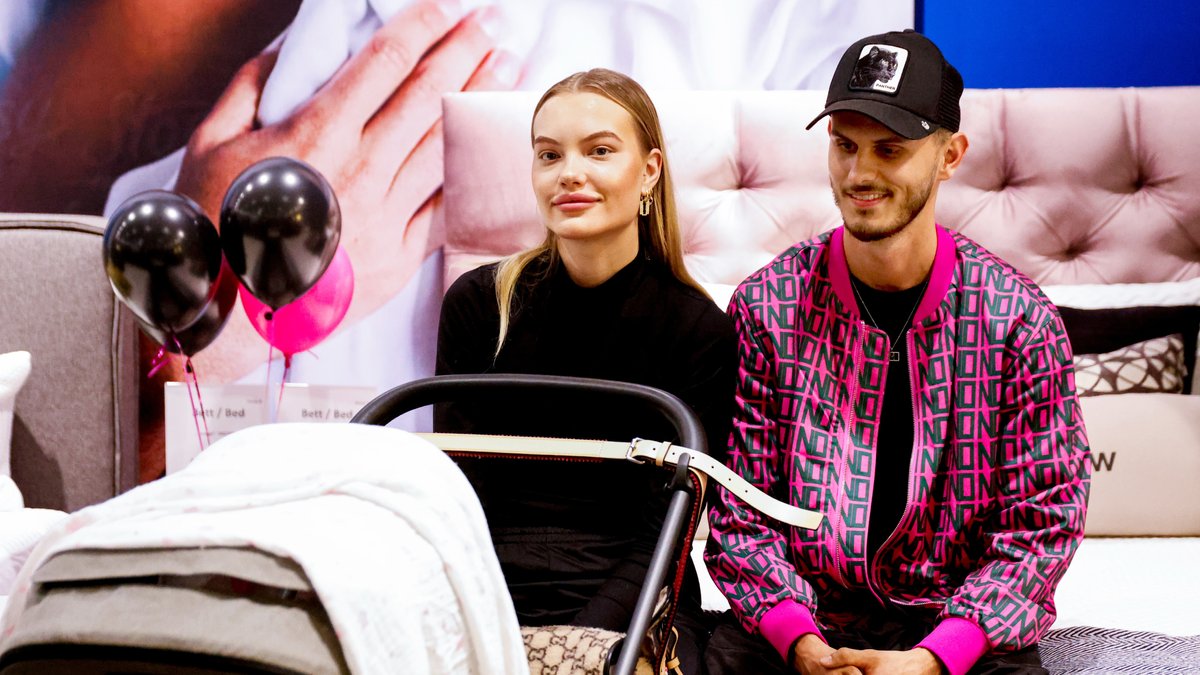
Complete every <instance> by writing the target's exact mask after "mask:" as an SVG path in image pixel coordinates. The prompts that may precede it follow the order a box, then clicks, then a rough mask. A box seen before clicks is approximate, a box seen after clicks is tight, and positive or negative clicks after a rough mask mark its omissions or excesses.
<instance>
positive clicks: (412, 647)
mask: <svg viewBox="0 0 1200 675" xmlns="http://www.w3.org/2000/svg"><path fill="white" fill-rule="evenodd" d="M205 545H213V546H246V545H249V546H254V547H256V548H258V549H261V550H264V551H268V552H270V553H274V554H276V555H281V556H287V557H290V558H292V559H293V560H295V561H296V562H297V563H299V564H300V565H301V567H303V568H304V570H305V572H306V574H307V575H308V577H309V579H310V581H311V582H312V584H313V587H314V589H315V590H316V592H317V594H318V595H319V597H320V599H321V602H322V604H324V606H325V608H326V610H327V612H328V614H329V617H330V620H331V621H332V622H333V625H334V629H335V630H336V632H337V634H338V636H339V638H340V640H341V644H342V649H343V651H344V653H345V656H346V661H347V663H348V664H349V666H350V668H351V670H352V671H353V672H355V673H398V672H421V673H466V672H471V673H527V672H528V665H527V662H526V659H525V651H524V648H523V645H522V641H521V636H520V630H519V628H518V626H517V620H516V615H515V613H514V611H513V607H512V600H511V599H510V597H509V596H508V593H507V590H506V586H505V584H504V578H503V576H502V574H501V572H500V566H499V563H498V562H497V560H496V557H495V553H494V551H493V549H492V544H491V541H490V539H489V536H488V530H487V524H486V522H485V520H484V517H483V511H482V509H481V508H480V506H479V502H478V500H477V499H476V497H475V493H474V492H473V491H472V490H471V488H470V485H469V483H467V481H466V479H465V478H464V477H463V475H462V473H461V472H460V471H459V470H458V468H457V467H456V466H455V465H454V463H453V462H451V461H450V460H449V459H448V458H447V457H446V456H445V455H444V454H442V453H441V451H439V450H438V449H437V448H435V447H434V446H432V445H430V444H428V443H426V442H425V441H422V440H420V439H418V438H416V437H415V436H413V435H411V434H409V433H407V432H404V431H400V430H396V429H388V428H382V427H372V426H365V425H357V424H314V425H306V424H277V425H267V426H260V427H254V428H251V429H246V430H244V431H241V432H238V433H235V434H232V435H230V436H227V437H225V438H224V439H222V440H220V441H218V442H217V443H215V444H213V445H212V446H211V447H210V448H209V449H208V450H206V451H205V452H204V453H203V454H201V455H200V456H199V457H197V458H196V460H194V461H193V462H192V464H190V465H189V466H188V467H187V468H186V469H184V470H183V471H181V472H179V473H177V474H173V475H171V476H168V477H166V478H164V479H161V480H159V481H157V482H155V483H151V484H148V485H144V486H142V487H139V488H137V489H135V490H133V491H131V492H128V493H126V494H124V495H121V496H119V497H116V498H114V499H112V500H109V501H107V502H105V503H103V504H99V505H97V506H93V507H90V508H87V509H84V510H82V511H80V512H78V513H75V514H73V515H71V516H70V517H69V518H67V519H65V520H63V521H62V522H61V523H60V524H59V525H57V526H56V527H55V528H53V529H52V530H51V532H50V533H49V534H47V535H46V537H45V538H43V539H42V541H41V543H39V544H38V546H37V548H36V549H35V550H34V552H33V553H32V554H31V555H30V558H29V562H28V564H27V565H26V566H25V568H24V569H23V570H22V572H21V576H20V577H19V578H18V580H17V583H16V585H15V587H14V589H13V593H12V596H11V597H10V599H9V603H8V607H7V609H6V611H5V614H4V617H3V622H2V625H3V628H2V629H0V635H4V634H7V632H8V631H9V629H10V628H11V627H12V626H14V625H15V624H16V623H17V622H18V621H20V618H21V612H22V609H23V608H24V606H25V604H26V596H27V595H28V593H29V591H30V586H31V584H30V578H31V576H32V574H33V572H34V571H35V570H36V568H37V567H38V566H39V565H40V564H41V563H42V562H44V561H45V560H46V559H47V558H48V557H49V556H50V555H52V554H54V553H56V552H59V551H63V550H67V549H82V548H103V549H128V548H141V547H171V546H205Z"/></svg>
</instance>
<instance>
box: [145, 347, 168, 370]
mask: <svg viewBox="0 0 1200 675" xmlns="http://www.w3.org/2000/svg"><path fill="white" fill-rule="evenodd" d="M167 360H168V358H167V348H166V346H165V345H164V346H162V347H159V348H158V353H157V354H155V355H154V358H153V359H150V372H149V373H146V377H147V378H151V377H154V375H155V373H157V372H158V371H160V370H162V368H163V366H165V365H167Z"/></svg>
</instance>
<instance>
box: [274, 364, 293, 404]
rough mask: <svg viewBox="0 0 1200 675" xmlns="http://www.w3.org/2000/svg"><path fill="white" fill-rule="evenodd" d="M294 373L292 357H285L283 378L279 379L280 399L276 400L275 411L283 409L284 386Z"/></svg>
mask: <svg viewBox="0 0 1200 675" xmlns="http://www.w3.org/2000/svg"><path fill="white" fill-rule="evenodd" d="M291 372H292V355H291V354H284V355H283V377H281V378H280V379H279V398H278V399H276V400H275V410H276V411H278V410H279V409H280V408H281V407H283V385H285V384H287V381H288V377H289V376H290V375H291Z"/></svg>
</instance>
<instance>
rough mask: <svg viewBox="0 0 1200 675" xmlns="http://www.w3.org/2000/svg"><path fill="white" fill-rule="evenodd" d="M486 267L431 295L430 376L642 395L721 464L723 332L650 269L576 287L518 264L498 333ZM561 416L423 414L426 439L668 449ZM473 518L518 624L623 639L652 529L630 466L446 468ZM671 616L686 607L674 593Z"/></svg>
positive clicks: (501, 410) (634, 431) (600, 417)
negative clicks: (694, 426)
mask: <svg viewBox="0 0 1200 675" xmlns="http://www.w3.org/2000/svg"><path fill="white" fill-rule="evenodd" d="M495 274H496V265H494V264H493V265H487V266H484V267H481V268H479V269H476V270H473V271H471V272H468V273H466V274H464V275H463V276H462V277H461V278H459V279H458V280H457V281H456V282H455V283H454V284H453V285H452V286H451V287H450V290H449V291H448V292H447V293H446V296H445V299H444V300H443V305H442V314H441V321H440V324H439V326H438V354H437V372H438V374H450V373H535V374H548V375H569V376H576V377H595V378H602V379H608V380H617V381H623V382H633V383H638V384H645V385H650V386H654V387H658V388H660V389H663V390H665V391H668V392H670V393H673V394H675V395H676V396H678V397H680V398H681V399H683V401H684V402H686V403H687V404H688V405H690V406H691V407H692V408H693V410H695V411H696V412H697V414H698V415H699V416H700V419H701V421H702V422H703V423H704V426H705V431H706V435H707V439H708V445H709V447H708V451H709V453H710V454H712V455H714V456H716V457H718V458H720V459H723V458H724V454H725V447H726V443H727V442H728V436H729V431H730V425H731V420H732V416H733V415H732V413H733V391H734V374H735V373H734V370H735V364H736V358H735V355H736V352H735V350H736V341H735V336H734V331H733V326H732V323H731V321H730V320H729V318H728V317H727V316H726V315H725V314H724V313H723V312H722V311H721V310H720V309H719V308H718V307H717V306H716V305H715V304H714V303H713V302H712V300H710V299H709V298H708V297H706V296H704V295H703V294H702V293H700V292H699V291H697V290H695V289H693V288H691V287H689V286H686V285H685V284H683V283H681V282H680V281H678V280H677V279H675V277H674V276H673V275H672V274H671V272H670V270H669V269H668V268H666V267H665V266H664V265H661V264H659V263H656V262H653V261H650V260H648V259H645V258H644V257H640V256H639V257H638V258H637V259H635V260H634V261H633V262H631V263H629V264H628V265H627V266H626V267H624V268H622V269H621V270H620V271H618V272H617V273H616V274H615V275H614V276H613V277H612V278H610V279H609V280H607V281H605V282H604V283H603V284H601V285H599V286H596V287H592V288H584V287H581V286H578V285H576V284H575V283H574V282H573V281H572V280H571V278H570V276H569V275H568V274H567V272H566V270H565V269H564V268H563V267H562V265H561V264H556V265H554V266H553V267H551V266H550V265H548V263H547V262H546V261H545V260H539V261H534V262H533V263H531V265H530V266H529V267H528V268H527V269H526V270H525V272H524V274H523V275H522V279H521V281H520V283H518V287H517V291H516V293H515V296H514V300H513V310H512V313H511V317H510V323H509V329H508V336H507V339H506V340H505V343H504V347H503V349H501V351H500V353H499V355H494V352H495V348H496V336H497V333H498V331H499V312H498V309H497V305H496V292H495ZM611 405H612V404H603V405H596V404H592V403H588V402H580V401H577V400H569V401H568V400H553V399H534V398H524V397H522V398H519V399H515V398H512V399H507V400H503V401H496V402H494V403H492V404H490V405H486V406H482V405H479V406H476V405H470V406H468V405H467V404H454V405H446V406H440V407H438V408H437V409H436V410H435V416H434V427H435V429H437V430H439V431H465V432H477V433H507V434H525V435H537V436H563V437H573V438H602V439H606V440H630V439H632V438H633V437H635V436H638V437H642V438H650V439H654V440H671V441H673V440H676V439H675V438H674V433H673V431H672V428H671V426H670V425H669V424H668V423H666V422H665V421H663V420H662V419H661V418H660V417H659V416H657V415H655V414H651V413H649V412H648V411H646V410H639V409H616V408H613V407H611ZM460 466H462V467H463V470H464V472H465V473H466V474H467V476H468V478H470V479H471V481H472V483H473V484H474V485H475V488H476V490H477V492H478V493H479V495H480V499H481V501H482V502H483V504H484V509H485V511H486V513H487V517H488V522H489V526H490V528H491V531H492V538H493V541H494V542H495V544H496V552H497V555H498V557H499V559H500V563H501V567H502V568H503V570H504V574H505V577H506V579H507V581H508V584H509V590H510V592H511V593H512V596H513V601H514V604H515V606H516V609H517V614H518V617H519V619H520V620H521V623H522V624H525V625H547V624H568V623H571V624H576V625H588V626H597V627H601V628H607V629H610V630H618V631H621V630H625V629H626V628H627V627H628V622H629V618H630V615H631V614H632V610H633V606H634V603H635V602H636V599H637V594H638V591H639V589H640V587H641V581H642V579H643V578H644V576H645V572H646V567H647V565H648V563H649V560H650V555H651V553H652V552H653V548H654V543H655V541H656V539H657V536H658V530H659V528H660V527H661V524H662V519H663V516H664V514H665V509H666V501H667V496H666V495H665V494H664V490H663V483H664V475H663V473H662V472H661V470H655V469H654V468H651V467H642V466H635V465H632V464H625V463H617V462H604V463H565V462H555V461H537V460H494V459H488V460H462V461H460ZM685 588H686V590H685V597H684V598H683V602H684V604H685V605H686V604H688V603H689V600H690V601H692V602H698V588H697V587H696V586H695V583H694V579H693V580H692V583H691V584H689V585H688V586H687V587H685Z"/></svg>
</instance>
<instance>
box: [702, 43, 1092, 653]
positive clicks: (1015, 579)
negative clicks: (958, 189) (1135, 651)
mask: <svg viewBox="0 0 1200 675" xmlns="http://www.w3.org/2000/svg"><path fill="white" fill-rule="evenodd" d="M962 90H963V81H962V77H961V76H960V75H959V73H958V71H957V70H955V69H954V67H953V66H951V65H950V64H949V63H948V62H947V61H946V60H945V58H944V57H943V56H942V53H941V51H940V50H939V49H938V48H937V46H936V45H934V44H933V43H932V42H931V41H930V40H929V39H928V38H926V37H924V36H922V35H920V34H918V33H914V32H912V31H904V32H897V33H888V34H885V35H875V36H871V37H868V38H865V39H863V40H860V41H859V42H857V43H855V44H854V45H852V46H851V47H850V48H849V49H848V50H847V51H846V53H845V55H844V56H843V57H842V60H841V62H840V63H839V65H838V67H837V70H836V71H835V73H834V76H833V81H832V82H831V84H830V87H829V96H828V98H827V100H826V107H825V110H823V111H822V112H821V114H820V115H818V116H817V118H816V119H814V120H813V122H812V123H810V124H809V127H811V126H812V125H813V124H815V123H816V122H817V121H818V120H821V119H822V118H825V117H828V118H829V119H828V133H829V141H830V142H829V173H830V185H831V187H832V188H833V196H834V200H835V201H836V203H837V206H838V208H839V209H840V211H841V213H842V218H843V221H844V226H843V227H841V228H838V229H836V230H834V231H833V232H831V233H827V234H824V235H822V236H820V237H817V238H816V239H814V240H811V241H807V242H803V243H800V244H797V245H796V246H794V247H792V248H791V249H790V250H789V251H787V252H785V253H784V254H783V255H781V256H779V257H778V258H776V259H775V260H774V261H773V262H772V263H771V264H770V265H768V266H767V267H764V268H763V269H762V270H760V271H758V272H757V273H755V274H754V275H752V276H751V277H750V278H748V279H747V280H746V281H744V282H743V283H742V284H741V285H740V286H739V287H738V290H737V292H736V293H735V294H734V297H733V300H732V301H731V302H730V308H729V311H730V314H732V316H733V318H734V322H735V325H736V327H737V330H738V334H739V371H738V380H739V382H738V391H737V405H736V410H737V412H736V416H735V418H734V431H733V434H732V436H731V443H730V462H731V466H732V468H733V469H734V470H736V471H738V472H739V473H740V474H741V475H742V476H743V477H744V478H746V479H747V480H749V481H751V482H752V483H754V484H755V485H756V486H757V487H759V488H760V489H762V490H764V491H766V492H768V493H770V494H774V495H776V496H780V497H786V498H788V499H789V500H790V501H791V502H792V503H793V504H795V505H797V506H800V507H803V508H806V509H814V510H819V511H822V512H823V513H824V514H825V520H824V522H823V523H822V524H821V526H820V527H819V528H817V529H816V530H812V531H809V530H801V529H798V528H786V527H784V526H781V525H780V524H779V523H776V522H774V521H771V520H769V519H767V518H766V517H764V516H762V515H761V514H758V513H756V512H753V511H751V510H748V509H747V508H745V507H744V506H743V505H742V504H741V503H740V502H739V501H738V500H737V499H736V498H734V497H732V496H731V495H728V494H725V493H724V492H722V493H721V494H720V499H719V500H718V501H717V503H716V505H715V506H714V507H713V510H712V512H711V513H710V521H711V524H712V534H711V536H710V539H709V546H708V550H707V552H706V559H707V562H708V565H709V568H710V570H711V572H712V574H713V578H714V581H716V583H717V586H718V587H719V588H720V589H721V590H722V592H724V594H725V595H726V597H727V598H728V599H729V601H730V605H731V607H732V610H733V611H732V615H733V616H734V617H735V618H736V619H737V623H736V624H735V623H733V622H726V623H724V624H722V625H721V626H719V627H718V629H717V631H716V632H715V633H714V635H713V638H712V641H711V643H710V646H709V649H708V653H707V655H706V661H707V665H708V668H709V670H710V672H712V673H733V672H739V673H740V672H756V673H763V672H768V673H769V672H778V673H783V672H790V671H792V670H795V671H799V672H802V673H867V674H871V673H938V672H949V673H952V674H953V675H963V674H964V673H967V672H973V673H975V672H978V673H984V672H986V673H996V672H1005V673H1012V672H1031V673H1044V672H1045V671H1044V670H1043V669H1042V668H1041V661H1040V659H1039V657H1038V652H1037V646H1036V645H1037V641H1038V640H1039V639H1040V637H1041V636H1042V634H1043V633H1044V632H1045V631H1046V630H1047V629H1049V627H1050V625H1051V624H1052V623H1053V621H1054V616H1055V614H1054V602H1053V592H1054V588H1055V586H1056V585H1057V584H1058V580H1059V579H1060V578H1061V577H1062V574H1063V572H1064V571H1065V570H1066V567H1067V564H1068V563H1069V562H1070V559H1071V557H1072V556H1073V555H1074V552H1075V549H1076V548H1077V547H1078V545H1079V542H1080V540H1081V539H1082V537H1083V521H1084V514H1085V509H1086V503H1087V493H1088V485H1089V468H1090V463H1089V459H1088V454H1089V450H1088V445H1087V438H1086V434H1085V432H1084V429H1083V424H1082V420H1081V417H1080V412H1079V405H1078V402H1077V400H1076V398H1075V392H1074V374H1073V371H1072V365H1071V363H1072V362H1071V349H1070V344H1069V343H1068V341H1067V336H1066V332H1065V331H1064V329H1063V325H1062V320H1061V319H1060V318H1059V316H1058V313H1057V312H1056V311H1055V310H1054V307H1053V306H1052V305H1051V304H1050V302H1049V301H1048V300H1047V299H1046V297H1045V296H1044V295H1043V294H1042V292H1041V291H1040V290H1039V289H1038V288H1037V286H1036V285H1035V284H1034V283H1033V282H1032V281H1030V280H1029V279H1027V278H1026V277H1025V276H1024V275H1022V274H1021V273H1019V272H1017V271H1016V270H1015V269H1013V268H1012V267H1011V266H1009V265H1008V264H1006V263H1005V262H1003V261H1002V260H1000V259H999V258H997V257H996V256H995V255H993V254H991V253H989V252H988V251H986V250H984V249H983V248H982V247H980V246H979V245H977V244H975V243H974V242H972V241H970V240H969V239H967V238H966V237H964V236H962V235H959V234H957V233H953V232H951V231H949V230H946V229H943V228H941V227H940V226H938V225H937V224H936V223H935V222H934V204H935V202H936V200H937V193H938V187H939V185H940V184H941V182H942V181H944V180H948V179H949V178H950V177H951V176H953V175H954V173H955V171H956V170H957V169H958V168H959V166H960V165H961V162H962V160H963V156H964V155H965V154H966V151H967V147H968V143H967V138H966V136H965V135H964V134H963V133H962V132H960V131H959V98H960V96H961V94H962ZM788 666H790V668H789V667H788Z"/></svg>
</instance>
